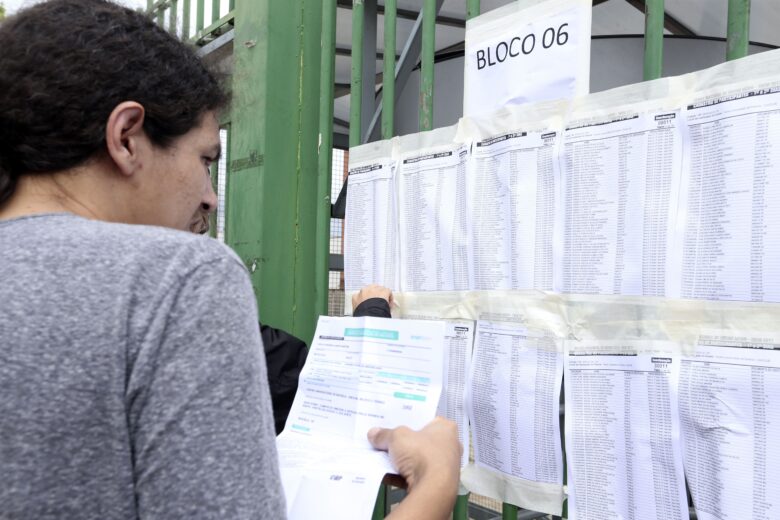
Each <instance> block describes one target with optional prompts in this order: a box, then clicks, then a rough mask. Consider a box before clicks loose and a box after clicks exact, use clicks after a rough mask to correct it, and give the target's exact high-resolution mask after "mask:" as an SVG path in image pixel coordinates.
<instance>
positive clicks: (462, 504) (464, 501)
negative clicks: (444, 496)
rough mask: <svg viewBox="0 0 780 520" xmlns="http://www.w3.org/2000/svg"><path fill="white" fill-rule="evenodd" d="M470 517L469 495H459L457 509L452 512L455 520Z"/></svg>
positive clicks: (466, 519)
mask: <svg viewBox="0 0 780 520" xmlns="http://www.w3.org/2000/svg"><path fill="white" fill-rule="evenodd" d="M468 518H469V496H468V495H458V498H457V499H456V500H455V510H454V511H453V512H452V519H453V520H468Z"/></svg>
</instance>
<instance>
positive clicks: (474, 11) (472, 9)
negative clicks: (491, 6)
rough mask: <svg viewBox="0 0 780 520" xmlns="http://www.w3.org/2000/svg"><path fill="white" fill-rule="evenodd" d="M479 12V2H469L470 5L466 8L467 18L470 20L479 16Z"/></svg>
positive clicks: (475, 0) (472, 0)
mask: <svg viewBox="0 0 780 520" xmlns="http://www.w3.org/2000/svg"><path fill="white" fill-rule="evenodd" d="M479 12H480V5H479V0H468V5H467V6H466V18H467V19H469V20H470V19H472V18H474V17H475V16H479Z"/></svg>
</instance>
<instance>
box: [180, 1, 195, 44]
mask: <svg viewBox="0 0 780 520" xmlns="http://www.w3.org/2000/svg"><path fill="white" fill-rule="evenodd" d="M191 5H192V0H184V5H183V6H182V12H181V18H182V19H181V39H182V40H185V41H186V40H189V38H190V6H191Z"/></svg>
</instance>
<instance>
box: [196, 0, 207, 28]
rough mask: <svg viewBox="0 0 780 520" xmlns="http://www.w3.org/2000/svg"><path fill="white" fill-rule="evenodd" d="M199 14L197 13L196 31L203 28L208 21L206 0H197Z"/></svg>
mask: <svg viewBox="0 0 780 520" xmlns="http://www.w3.org/2000/svg"><path fill="white" fill-rule="evenodd" d="M197 2H198V7H197V9H198V10H197V14H196V15H195V16H196V17H195V32H196V33H198V32H200V31H202V30H203V27H205V23H206V0H197Z"/></svg>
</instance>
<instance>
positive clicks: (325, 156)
mask: <svg viewBox="0 0 780 520" xmlns="http://www.w3.org/2000/svg"><path fill="white" fill-rule="evenodd" d="M336 5H337V4H336V0H323V2H322V44H321V49H320V53H321V55H320V140H319V146H320V149H319V156H318V163H317V231H316V233H317V237H316V255H317V264H316V265H315V275H314V277H315V283H316V285H315V289H314V292H315V296H316V298H315V308H314V310H315V312H316V313H317V315H319V316H326V315H327V314H328V260H329V258H330V256H329V255H330V204H331V201H330V190H331V176H332V172H333V94H334V86H335V67H336Z"/></svg>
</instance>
